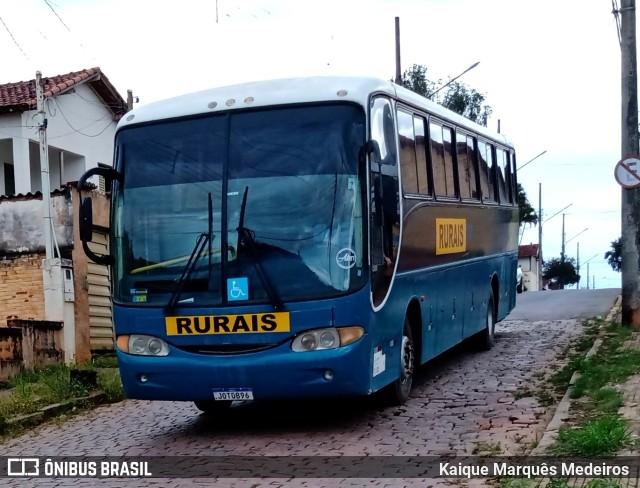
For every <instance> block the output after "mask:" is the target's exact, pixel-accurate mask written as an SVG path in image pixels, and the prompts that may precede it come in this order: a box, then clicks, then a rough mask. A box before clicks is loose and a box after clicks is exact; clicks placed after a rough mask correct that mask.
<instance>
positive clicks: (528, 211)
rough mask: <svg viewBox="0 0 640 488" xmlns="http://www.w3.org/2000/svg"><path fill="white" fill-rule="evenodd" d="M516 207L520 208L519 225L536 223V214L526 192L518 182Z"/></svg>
mask: <svg viewBox="0 0 640 488" xmlns="http://www.w3.org/2000/svg"><path fill="white" fill-rule="evenodd" d="M518 208H519V209H520V225H522V224H525V225H538V214H537V213H536V211H535V210H534V209H533V207H532V206H531V204H530V203H529V199H528V198H527V194H526V192H525V191H524V188H522V185H521V184H520V183H518Z"/></svg>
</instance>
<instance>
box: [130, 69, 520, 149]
mask: <svg viewBox="0 0 640 488" xmlns="http://www.w3.org/2000/svg"><path fill="white" fill-rule="evenodd" d="M372 93H384V94H387V95H389V96H391V97H394V98H396V99H398V100H401V101H403V102H405V103H407V104H409V105H413V106H415V107H418V108H421V109H423V110H426V111H427V112H429V113H431V114H433V115H436V116H437V117H439V118H442V119H443V120H448V121H451V122H452V123H453V124H455V125H456V126H459V127H466V128H468V129H470V130H471V131H473V132H476V133H478V134H480V135H483V136H485V137H488V138H490V139H494V140H498V141H500V142H503V143H504V144H507V145H511V143H510V141H509V140H508V139H507V138H506V137H505V136H504V135H503V134H499V133H497V132H494V131H491V130H489V129H487V128H486V127H483V126H481V125H479V124H476V123H474V122H472V121H470V120H469V119H466V118H465V117H462V116H461V115H458V114H456V113H455V112H452V111H450V110H448V109H446V108H444V107H443V106H441V105H439V104H437V103H435V102H432V101H431V100H427V99H425V98H424V97H422V96H420V95H418V94H416V93H414V92H412V91H411V90H408V89H406V88H404V87H401V86H399V85H397V84H395V83H393V82H391V81H384V80H381V79H378V78H369V77H355V76H350V77H347V76H315V77H304V78H285V79H279V80H266V81H254V82H249V83H242V84H238V85H229V86H222V87H219V88H211V89H208V90H203V91H199V92H194V93H189V94H186V95H181V96H178V97H174V98H169V99H166V100H161V101H158V102H153V103H150V104H148V105H143V106H141V107H139V108H136V109H134V110H132V111H130V112H128V113H127V114H125V116H124V117H123V118H122V119H121V120H120V122H119V124H118V129H121V128H123V127H126V126H129V125H132V124H140V123H145V122H152V121H158V120H162V119H172V118H176V117H186V116H193V115H200V114H206V113H215V112H224V111H228V110H240V109H247V108H255V107H267V106H282V105H289V104H300V103H310V102H332V101H333V102H339V101H349V102H355V103H357V104H359V105H361V106H363V107H366V106H367V104H368V103H369V96H370V95H371V94H372Z"/></svg>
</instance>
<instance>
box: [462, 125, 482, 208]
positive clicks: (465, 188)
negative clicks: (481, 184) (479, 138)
mask: <svg viewBox="0 0 640 488" xmlns="http://www.w3.org/2000/svg"><path fill="white" fill-rule="evenodd" d="M456 148H457V154H458V177H459V180H460V195H461V196H462V198H466V199H474V200H479V199H480V195H479V193H478V185H477V181H476V151H475V146H474V139H473V137H471V136H467V135H465V134H463V133H461V132H457V133H456Z"/></svg>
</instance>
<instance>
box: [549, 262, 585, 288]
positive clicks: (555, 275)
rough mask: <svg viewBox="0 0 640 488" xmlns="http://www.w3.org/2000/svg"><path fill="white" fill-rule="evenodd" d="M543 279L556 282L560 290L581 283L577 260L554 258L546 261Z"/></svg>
mask: <svg viewBox="0 0 640 488" xmlns="http://www.w3.org/2000/svg"><path fill="white" fill-rule="evenodd" d="M542 277H543V278H544V279H546V280H555V281H556V282H557V283H558V285H559V288H564V286H565V285H572V284H574V283H577V282H578V281H580V275H579V274H578V273H577V272H576V260H575V259H573V258H565V259H562V258H553V259H550V260H548V261H546V262H545V263H544V269H543V272H542Z"/></svg>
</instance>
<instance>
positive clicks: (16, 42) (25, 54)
mask: <svg viewBox="0 0 640 488" xmlns="http://www.w3.org/2000/svg"><path fill="white" fill-rule="evenodd" d="M0 22H2V25H4V28H5V29H6V30H7V32H8V33H9V36H11V39H12V40H13V43H14V44H15V45H16V46H18V49H20V52H21V53H22V54H23V55H24V57H25V58H27V59H29V56H27V53H25V52H24V51H23V49H22V47H21V46H20V44H18V41H16V38H15V37H13V34H12V33H11V31H10V30H9V27H7V24H5V23H4V20H2V17H0Z"/></svg>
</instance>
